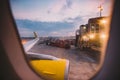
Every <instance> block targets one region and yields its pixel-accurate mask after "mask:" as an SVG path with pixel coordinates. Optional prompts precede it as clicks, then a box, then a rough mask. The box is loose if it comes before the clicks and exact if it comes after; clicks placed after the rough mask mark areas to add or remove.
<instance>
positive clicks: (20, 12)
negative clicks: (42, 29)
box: [12, 0, 108, 22]
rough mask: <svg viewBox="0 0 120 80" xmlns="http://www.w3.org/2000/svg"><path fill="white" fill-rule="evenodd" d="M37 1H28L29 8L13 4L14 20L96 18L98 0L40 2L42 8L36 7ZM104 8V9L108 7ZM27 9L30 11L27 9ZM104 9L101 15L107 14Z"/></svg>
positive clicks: (44, 20) (56, 20)
mask: <svg viewBox="0 0 120 80" xmlns="http://www.w3.org/2000/svg"><path fill="white" fill-rule="evenodd" d="M37 1H39V0H37ZM37 1H36V2H32V1H28V3H32V5H33V7H31V5H23V4H21V5H20V4H19V5H18V6H17V4H18V3H16V4H13V5H12V7H13V13H14V16H15V18H16V19H28V20H33V21H41V22H63V21H65V20H67V19H68V18H76V17H83V16H86V15H89V17H90V16H94V17H95V16H98V15H97V12H98V10H97V7H98V5H99V1H98V0H91V1H90V0H54V1H53V2H51V1H49V2H45V1H42V2H44V3H43V4H41V5H42V6H41V5H38V3H39V2H38V3H37ZM47 1H48V0H47ZM21 3H22V2H21ZM36 3H37V6H36ZM48 3H49V4H48ZM46 4H48V5H46ZM15 5H16V6H15ZM44 5H45V6H44ZM23 6H25V7H23ZM104 6H105V7H106V6H108V5H104ZM29 7H30V8H31V9H29ZM24 8H25V9H24ZM105 9H106V10H104V13H103V14H107V11H108V10H107V8H105ZM91 13H92V14H91ZM68 22H70V20H68Z"/></svg>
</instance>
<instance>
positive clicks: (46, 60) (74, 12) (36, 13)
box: [10, 0, 112, 80]
mask: <svg viewBox="0 0 120 80" xmlns="http://www.w3.org/2000/svg"><path fill="white" fill-rule="evenodd" d="M10 3H11V9H12V13H13V16H14V20H15V22H16V25H17V29H18V31H19V35H20V38H21V44H23V47H24V50H25V52H26V53H25V54H26V55H27V57H28V58H29V59H30V64H31V66H32V67H33V69H34V70H35V71H36V72H37V73H38V74H40V75H41V76H42V77H43V78H44V79H46V80H88V79H89V78H91V77H92V76H93V75H94V74H95V73H97V72H98V70H99V69H100V67H101V66H102V63H103V61H104V56H105V53H104V51H105V47H106V44H107V40H108V37H109V30H110V29H109V28H110V27H109V22H110V15H111V7H112V5H111V4H112V0H35V1H33V0H10Z"/></svg>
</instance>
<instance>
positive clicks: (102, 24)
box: [76, 17, 108, 50]
mask: <svg viewBox="0 0 120 80" xmlns="http://www.w3.org/2000/svg"><path fill="white" fill-rule="evenodd" d="M107 19H108V17H95V18H90V19H89V20H88V24H86V25H81V26H80V29H79V30H77V31H76V46H77V47H79V48H80V49H81V50H83V49H85V48H94V49H95V48H96V49H97V48H100V47H101V45H102V41H103V40H104V39H105V38H106V37H107V35H106V33H105V30H106V28H107V27H108V26H107Z"/></svg>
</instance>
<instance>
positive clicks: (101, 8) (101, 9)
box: [98, 4, 103, 17]
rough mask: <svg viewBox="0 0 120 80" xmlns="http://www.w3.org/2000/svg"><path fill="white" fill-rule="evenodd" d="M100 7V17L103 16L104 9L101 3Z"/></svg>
mask: <svg viewBox="0 0 120 80" xmlns="http://www.w3.org/2000/svg"><path fill="white" fill-rule="evenodd" d="M98 9H99V12H100V17H101V16H102V11H103V7H102V5H101V4H100V6H98Z"/></svg>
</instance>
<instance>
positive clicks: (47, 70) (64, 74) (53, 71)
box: [23, 37, 70, 80]
mask: <svg viewBox="0 0 120 80" xmlns="http://www.w3.org/2000/svg"><path fill="white" fill-rule="evenodd" d="M38 41H39V38H38V37H36V38H35V39H33V40H31V41H28V42H26V43H25V44H24V45H23V46H24V50H25V53H26V54H27V57H28V58H29V59H30V64H31V66H32V67H33V68H34V70H35V71H36V72H37V73H38V74H39V75H41V77H42V78H43V79H45V80H68V75H69V67H70V65H69V60H66V59H61V58H57V57H55V56H51V55H45V54H44V53H43V54H41V53H34V52H30V51H29V50H30V49H31V48H32V47H33V46H34V45H35V44H36V43H37V42H38Z"/></svg>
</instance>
